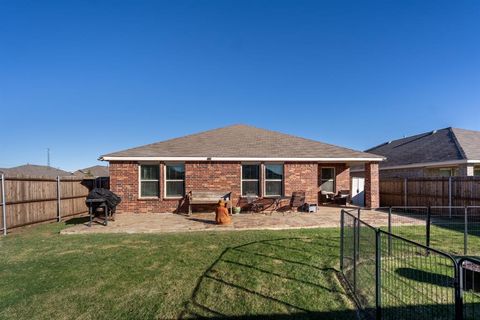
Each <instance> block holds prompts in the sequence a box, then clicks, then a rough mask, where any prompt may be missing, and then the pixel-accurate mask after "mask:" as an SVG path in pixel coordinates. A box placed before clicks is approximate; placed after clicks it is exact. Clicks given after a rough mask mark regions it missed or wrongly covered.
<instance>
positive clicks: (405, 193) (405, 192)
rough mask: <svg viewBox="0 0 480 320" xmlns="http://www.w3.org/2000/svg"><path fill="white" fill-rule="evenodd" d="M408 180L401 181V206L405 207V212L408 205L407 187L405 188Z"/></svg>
mask: <svg viewBox="0 0 480 320" xmlns="http://www.w3.org/2000/svg"><path fill="white" fill-rule="evenodd" d="M407 183H408V179H407V178H405V179H403V206H404V207H405V210H406V209H407V205H408V197H407V194H408V187H407Z"/></svg>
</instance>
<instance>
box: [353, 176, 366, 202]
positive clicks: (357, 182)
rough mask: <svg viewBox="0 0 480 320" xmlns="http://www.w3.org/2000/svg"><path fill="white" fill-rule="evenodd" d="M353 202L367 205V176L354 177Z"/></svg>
mask: <svg viewBox="0 0 480 320" xmlns="http://www.w3.org/2000/svg"><path fill="white" fill-rule="evenodd" d="M352 203H353V204H354V205H356V206H360V207H363V206H365V178H359V177H352Z"/></svg>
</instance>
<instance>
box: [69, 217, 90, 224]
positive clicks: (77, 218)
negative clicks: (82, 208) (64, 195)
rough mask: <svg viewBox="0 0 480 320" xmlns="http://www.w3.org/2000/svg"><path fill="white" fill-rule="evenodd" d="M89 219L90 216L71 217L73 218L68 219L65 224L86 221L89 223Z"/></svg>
mask: <svg viewBox="0 0 480 320" xmlns="http://www.w3.org/2000/svg"><path fill="white" fill-rule="evenodd" d="M89 220H90V218H89V217H88V216H84V217H75V218H71V219H68V220H66V221H65V224H66V225H74V224H85V223H87V222H88V221H89Z"/></svg>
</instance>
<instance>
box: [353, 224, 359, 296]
mask: <svg viewBox="0 0 480 320" xmlns="http://www.w3.org/2000/svg"><path fill="white" fill-rule="evenodd" d="M357 228H358V219H354V220H353V293H354V294H357V246H358V242H357V233H358V230H357Z"/></svg>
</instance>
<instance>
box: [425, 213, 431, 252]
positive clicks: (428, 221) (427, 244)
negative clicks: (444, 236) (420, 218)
mask: <svg viewBox="0 0 480 320" xmlns="http://www.w3.org/2000/svg"><path fill="white" fill-rule="evenodd" d="M431 220H432V208H431V207H430V206H428V207H427V221H426V230H425V236H426V239H425V246H426V247H427V248H430V225H431ZM429 253H430V250H428V249H427V254H429Z"/></svg>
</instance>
